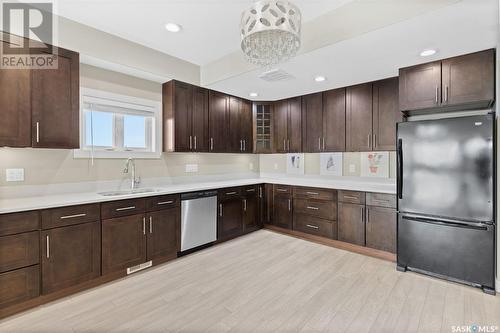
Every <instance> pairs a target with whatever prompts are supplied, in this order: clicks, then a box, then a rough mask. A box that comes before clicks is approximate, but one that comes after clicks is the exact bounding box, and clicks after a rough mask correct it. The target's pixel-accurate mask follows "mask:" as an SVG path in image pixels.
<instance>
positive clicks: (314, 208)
mask: <svg viewBox="0 0 500 333" xmlns="http://www.w3.org/2000/svg"><path fill="white" fill-rule="evenodd" d="M307 209H312V210H319V208H318V207H313V206H307Z"/></svg>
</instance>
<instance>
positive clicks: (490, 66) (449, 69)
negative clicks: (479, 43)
mask: <svg viewBox="0 0 500 333" xmlns="http://www.w3.org/2000/svg"><path fill="white" fill-rule="evenodd" d="M442 71H443V73H442V75H443V84H442V95H443V98H442V101H443V104H444V105H453V104H469V103H471V104H472V103H477V102H485V106H487V105H488V104H490V102H492V101H493V100H494V99H495V51H494V50H487V51H482V52H476V53H472V54H467V55H464V56H459V57H454V58H450V59H446V60H443V62H442Z"/></svg>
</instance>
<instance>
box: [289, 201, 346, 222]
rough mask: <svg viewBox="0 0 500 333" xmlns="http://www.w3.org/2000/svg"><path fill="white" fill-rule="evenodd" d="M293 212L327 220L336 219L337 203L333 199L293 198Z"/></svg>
mask: <svg viewBox="0 0 500 333" xmlns="http://www.w3.org/2000/svg"><path fill="white" fill-rule="evenodd" d="M293 209H294V211H295V212H297V213H300V214H305V215H310V216H315V217H319V218H322V219H327V220H336V219H337V205H336V203H335V202H333V201H321V200H306V199H295V200H294V201H293Z"/></svg>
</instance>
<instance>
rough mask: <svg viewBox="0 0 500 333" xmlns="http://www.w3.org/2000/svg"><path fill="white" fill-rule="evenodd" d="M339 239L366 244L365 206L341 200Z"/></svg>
mask: <svg viewBox="0 0 500 333" xmlns="http://www.w3.org/2000/svg"><path fill="white" fill-rule="evenodd" d="M338 209H339V216H338V239H339V240H340V241H343V242H348V243H352V244H357V245H361V246H365V217H364V215H365V206H364V205H355V204H348V203H343V202H339V207H338Z"/></svg>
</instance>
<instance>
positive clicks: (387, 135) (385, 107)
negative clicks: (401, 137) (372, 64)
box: [373, 77, 403, 151]
mask: <svg viewBox="0 0 500 333" xmlns="http://www.w3.org/2000/svg"><path fill="white" fill-rule="evenodd" d="M398 82H399V81H398V78H397V77H394V78H390V79H386V80H382V81H377V82H375V83H373V150H379V151H380V150H381V151H387V150H396V124H397V123H398V122H400V121H402V120H403V117H402V115H403V114H402V113H401V112H400V111H399V83H398Z"/></svg>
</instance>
